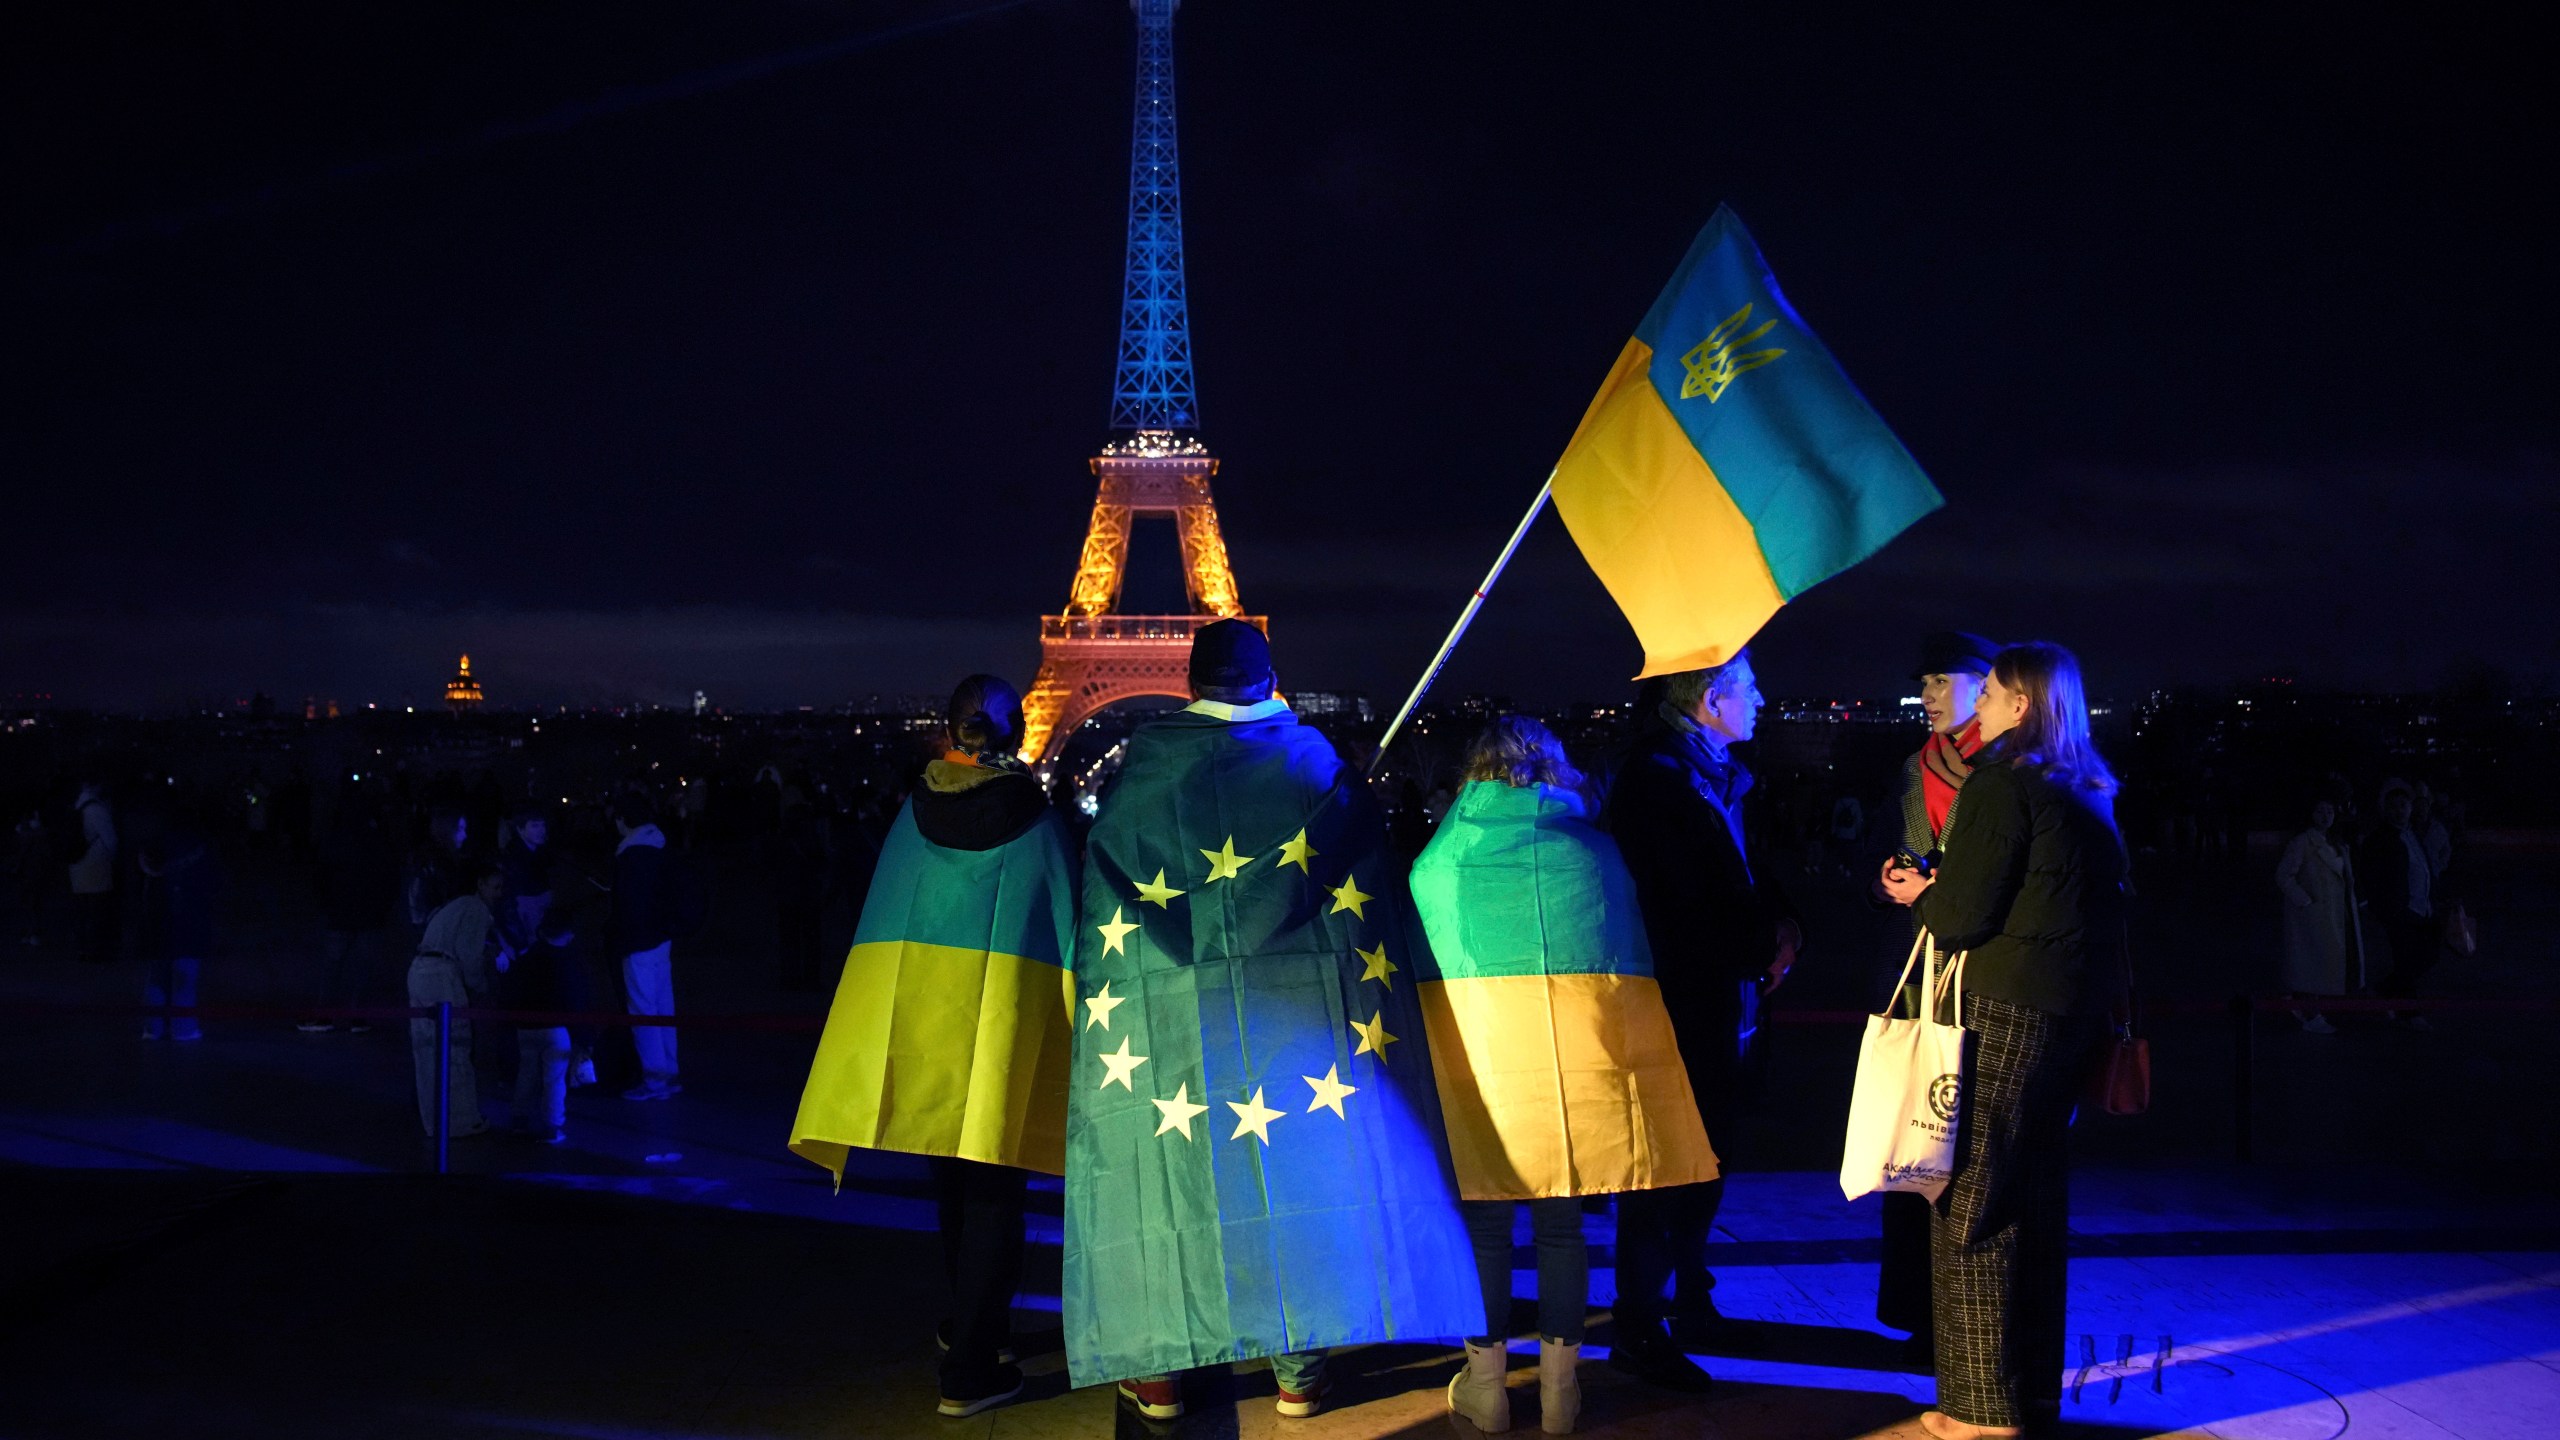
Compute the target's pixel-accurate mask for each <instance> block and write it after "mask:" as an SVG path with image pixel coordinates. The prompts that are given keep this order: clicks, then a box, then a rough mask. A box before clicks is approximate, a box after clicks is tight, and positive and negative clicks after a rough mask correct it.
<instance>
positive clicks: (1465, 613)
mask: <svg viewBox="0 0 2560 1440" xmlns="http://www.w3.org/2000/svg"><path fill="white" fill-rule="evenodd" d="M1555 488H1556V476H1555V472H1554V471H1552V470H1550V471H1548V472H1547V483H1546V484H1544V485H1541V486H1539V487H1538V498H1537V499H1535V500H1532V501H1530V502H1529V513H1528V514H1526V515H1523V516H1521V517H1520V523H1519V525H1518V526H1516V527H1514V528H1513V530H1512V532H1511V539H1510V542H1509V543H1508V544H1505V545H1504V546H1503V547H1502V553H1501V554H1500V555H1497V556H1495V557H1494V559H1493V568H1492V569H1491V570H1488V571H1486V572H1485V577H1484V583H1483V584H1481V585H1479V586H1477V587H1476V593H1475V594H1474V595H1473V596H1471V597H1469V599H1468V600H1467V608H1466V609H1464V610H1461V611H1459V612H1458V623H1457V624H1455V625H1453V626H1451V627H1449V638H1448V639H1446V640H1443V641H1441V642H1440V653H1439V654H1437V655H1434V656H1432V657H1431V668H1429V669H1427V670H1425V671H1423V672H1422V678H1421V679H1420V680H1419V681H1416V682H1415V684H1414V687H1413V693H1412V694H1410V695H1407V696H1406V697H1404V708H1403V709H1401V710H1398V711H1397V712H1396V718H1395V720H1394V721H1393V722H1391V723H1390V724H1389V725H1388V726H1387V733H1386V734H1385V735H1383V736H1381V737H1379V740H1378V750H1377V753H1376V754H1374V755H1372V756H1370V757H1369V769H1368V773H1369V774H1371V775H1375V774H1377V773H1378V766H1379V765H1381V764H1383V763H1384V762H1385V760H1386V758H1387V747H1388V746H1389V745H1391V744H1393V743H1395V738H1396V732H1397V731H1398V730H1401V729H1403V728H1404V722H1405V721H1406V720H1407V719H1408V718H1410V717H1411V716H1412V714H1413V707H1414V706H1416V705H1419V704H1421V703H1422V695H1423V692H1424V691H1426V690H1429V689H1430V688H1431V682H1432V681H1434V680H1437V679H1439V678H1440V670H1441V667H1443V666H1445V665H1447V664H1448V663H1449V652H1450V651H1452V650H1455V649H1457V648H1458V638H1459V637H1460V636H1462V635H1464V634H1466V633H1467V626H1468V625H1470V624H1471V623H1473V622H1474V620H1475V618H1476V612H1477V611H1478V610H1481V609H1483V608H1484V597H1485V596H1487V595H1490V594H1492V593H1493V582H1494V581H1496V580H1499V579H1501V578H1502V567H1504V566H1505V565H1508V564H1510V563H1511V555H1512V552H1513V551H1515V550H1518V549H1519V548H1520V541H1521V540H1522V539H1523V538H1524V537H1526V536H1527V535H1528V533H1529V527H1530V526H1531V525H1532V524H1534V523H1536V521H1537V518H1538V514H1539V512H1540V511H1543V510H1545V509H1546V508H1547V497H1548V496H1549V495H1551V494H1553V493H1554V491H1555Z"/></svg>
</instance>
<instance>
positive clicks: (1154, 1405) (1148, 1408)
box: [1120, 1380, 1182, 1420]
mask: <svg viewBox="0 0 2560 1440" xmlns="http://www.w3.org/2000/svg"><path fill="white" fill-rule="evenodd" d="M1120 1398H1121V1399H1123V1400H1126V1401H1128V1402H1129V1403H1130V1404H1131V1405H1134V1406H1136V1407H1137V1409H1138V1413H1139V1414H1141V1415H1144V1416H1146V1417H1147V1418H1148V1419H1150V1420H1179V1419H1181V1418H1182V1385H1181V1382H1179V1381H1175V1380H1123V1381H1121V1382H1120Z"/></svg>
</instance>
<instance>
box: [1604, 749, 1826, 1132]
mask: <svg viewBox="0 0 2560 1440" xmlns="http://www.w3.org/2000/svg"><path fill="white" fill-rule="evenodd" d="M1750 789H1751V772H1750V771H1749V770H1747V769H1745V768H1744V767H1743V765H1742V762H1741V761H1739V760H1736V759H1734V758H1733V757H1732V756H1731V755H1730V754H1726V755H1718V754H1716V753H1715V752H1714V751H1713V750H1712V749H1710V748H1709V747H1708V745H1707V743H1706V741H1705V740H1703V739H1701V738H1700V737H1699V736H1697V735H1696V734H1694V733H1691V732H1689V731H1687V730H1685V729H1683V728H1681V727H1678V726H1676V725H1672V724H1669V723H1664V722H1656V723H1653V724H1651V725H1649V726H1648V727H1647V728H1646V730H1645V732H1644V734H1643V735H1642V736H1640V737H1639V738H1638V739H1637V741H1636V742H1635V744H1634V745H1633V746H1631V747H1630V748H1629V749H1628V751H1627V752H1626V754H1625V756H1624V758H1623V759H1622V760H1621V761H1620V762H1619V764H1618V765H1617V766H1616V773H1615V775H1614V776H1613V778H1612V780H1611V783H1610V787H1609V798H1608V803H1607V808H1606V810H1605V811H1604V812H1603V813H1604V819H1605V824H1606V826H1607V828H1608V830H1609V833H1610V834H1611V835H1612V836H1614V837H1615V838H1616V840H1617V842H1618V848H1619V850H1620V851H1621V852H1622V853H1623V854H1624V855H1625V856H1626V860H1627V870H1628V872H1629V873H1630V874H1631V875H1633V876H1634V877H1635V882H1636V903H1637V906H1638V908H1640V909H1641V910H1643V912H1644V928H1645V935H1646V937H1647V938H1648V939H1649V940H1650V941H1651V942H1652V945H1653V973H1654V978H1655V982H1656V983H1657V984H1658V985H1659V986H1660V987H1661V989H1662V1003H1663V1007H1664V1008H1665V1009H1667V1010H1669V1011H1670V1012H1671V1024H1672V1028H1673V1029H1674V1030H1676V1031H1677V1032H1678V1033H1679V1036H1680V1054H1681V1058H1682V1059H1684V1060H1685V1061H1687V1063H1688V1066H1689V1073H1690V1083H1691V1085H1692V1087H1693V1088H1695V1089H1696V1090H1697V1092H1698V1103H1699V1104H1700V1105H1701V1106H1705V1107H1708V1108H1709V1109H1711V1110H1712V1109H1713V1108H1715V1107H1716V1106H1717V1105H1719V1104H1721V1103H1722V1102H1724V1101H1726V1100H1728V1099H1730V1098H1732V1092H1733V1091H1734V1089H1735V1087H1736V1084H1737V1081H1738V1078H1739V1077H1738V1076H1736V1075H1735V1074H1734V1073H1733V1071H1734V1067H1735V1066H1736V1065H1737V1064H1738V1063H1739V1061H1740V1058H1741V1054H1740V1045H1741V1038H1742V1031H1743V1028H1744V1021H1745V1019H1746V1016H1747V1015H1748V1014H1749V1012H1750V1011H1751V1010H1752V1009H1753V1008H1755V1005H1756V1000H1757V991H1756V984H1757V982H1758V980H1759V978H1760V976H1761V975H1762V974H1763V973H1764V972H1766V971H1767V970H1768V968H1769V963H1770V962H1771V961H1772V960H1775V959H1776V958H1777V954H1778V927H1779V924H1780V922H1781V921H1792V920H1794V918H1795V911H1794V909H1793V908H1792V907H1791V906H1790V905H1789V904H1788V903H1787V899H1786V897H1785V895H1784V894H1782V893H1781V892H1780V891H1779V890H1778V889H1777V888H1776V887H1775V886H1774V885H1772V884H1770V883H1768V881H1767V880H1766V879H1765V878H1764V877H1759V876H1755V875H1754V873H1753V871H1752V865H1751V857H1750V852H1749V850H1748V848H1747V847H1746V845H1745V843H1744V836H1743V826H1742V804H1743V797H1744V796H1745V795H1747V794H1748V793H1749V792H1750Z"/></svg>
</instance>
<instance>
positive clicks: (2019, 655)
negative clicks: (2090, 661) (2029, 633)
mask: <svg viewBox="0 0 2560 1440" xmlns="http://www.w3.org/2000/svg"><path fill="white" fill-rule="evenodd" d="M1991 673H1992V674H1993V675H1996V676H1998V677H1999V679H2000V683H2001V685H2003V686H2004V687H2006V688H2008V689H2011V690H2015V691H2017V692H2018V693H2019V694H2021V695H2023V696H2025V697H2026V700H2027V708H2026V713H2024V714H2022V715H2020V716H2019V717H2018V725H2017V728H2016V729H2014V730H2011V731H2010V732H2009V733H2008V734H2006V735H2003V736H2001V737H2000V748H2001V750H2002V751H2003V752H2004V753H2006V754H2007V756H2008V757H2009V763H2010V764H2012V765H2016V766H2019V767H2021V768H2023V769H2028V770H2034V771H2036V772H2038V773H2040V774H2042V775H2043V776H2044V777H2045V778H2046V779H2048V780H2051V781H2053V782H2054V783H2055V784H2057V785H2064V786H2069V787H2071V788H2072V789H2076V790H2094V791H2097V792H2098V793H2099V794H2101V795H2113V794H2114V793H2116V776H2115V772H2114V771H2113V770H2110V769H2108V768H2107V761H2106V757H2105V756H2103V755H2100V754H2099V753H2098V747H2097V745H2096V744H2095V743H2094V742H2093V741H2091V740H2090V738H2089V698H2088V695H2087V693H2086V692H2085V691H2084V690H2083V689H2082V688H2081V684H2080V662H2079V660H2078V659H2076V658H2074V657H2073V655H2072V654H2071V652H2070V651H2068V650H2065V649H2063V648H2062V647H2061V646H2059V645H2055V644H2052V643H2050V642H2047V641H2043V640H2030V641H2027V642H2026V643H2024V644H2022V645H2012V646H2010V647H2009V648H2007V649H2005V650H2003V651H2001V652H2000V653H1999V654H1998V655H1995V656H1993V657H1992V659H1991Z"/></svg>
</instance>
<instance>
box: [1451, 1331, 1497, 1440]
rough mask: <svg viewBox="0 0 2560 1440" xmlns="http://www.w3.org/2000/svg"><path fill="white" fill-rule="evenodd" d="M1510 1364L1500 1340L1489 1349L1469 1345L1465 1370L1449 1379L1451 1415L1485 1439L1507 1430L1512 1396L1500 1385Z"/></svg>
mask: <svg viewBox="0 0 2560 1440" xmlns="http://www.w3.org/2000/svg"><path fill="white" fill-rule="evenodd" d="M1510 1361H1511V1357H1510V1356H1509V1355H1508V1354H1507V1353H1505V1352H1504V1350H1503V1348H1502V1342H1501V1341H1499V1340H1497V1341H1495V1342H1494V1343H1493V1344H1491V1345H1478V1344H1477V1343H1476V1342H1474V1341H1473V1340H1470V1341H1468V1342H1467V1364H1466V1368H1464V1369H1462V1370H1460V1371H1459V1372H1458V1373H1457V1374H1455V1375H1452V1376H1450V1377H1449V1409H1450V1411H1451V1412H1452V1413H1453V1414H1458V1415H1463V1416H1465V1417H1466V1418H1467V1421H1468V1423H1469V1424H1472V1425H1474V1426H1475V1427H1476V1428H1477V1429H1478V1430H1481V1431H1483V1432H1484V1433H1486V1434H1487V1435H1498V1434H1500V1433H1501V1432H1503V1431H1505V1430H1508V1429H1510V1428H1511V1392H1510V1391H1509V1390H1506V1389H1504V1388H1503V1384H1502V1374H1503V1371H1504V1369H1505V1368H1507V1367H1508V1366H1509V1364H1510Z"/></svg>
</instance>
